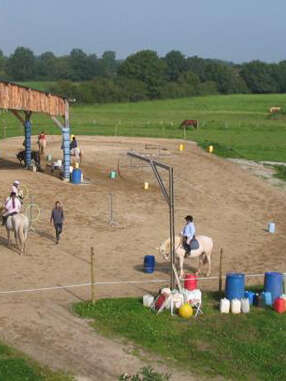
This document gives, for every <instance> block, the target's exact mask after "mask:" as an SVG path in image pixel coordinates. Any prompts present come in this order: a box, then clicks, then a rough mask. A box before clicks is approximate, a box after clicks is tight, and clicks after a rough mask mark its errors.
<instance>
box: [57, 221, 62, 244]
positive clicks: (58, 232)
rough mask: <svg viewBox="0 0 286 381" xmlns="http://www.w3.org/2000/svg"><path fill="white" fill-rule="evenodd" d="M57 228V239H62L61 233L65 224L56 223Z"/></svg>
mask: <svg viewBox="0 0 286 381" xmlns="http://www.w3.org/2000/svg"><path fill="white" fill-rule="evenodd" d="M55 229H56V238H57V241H58V240H59V239H60V234H61V232H62V231H63V224H62V223H60V224H55Z"/></svg>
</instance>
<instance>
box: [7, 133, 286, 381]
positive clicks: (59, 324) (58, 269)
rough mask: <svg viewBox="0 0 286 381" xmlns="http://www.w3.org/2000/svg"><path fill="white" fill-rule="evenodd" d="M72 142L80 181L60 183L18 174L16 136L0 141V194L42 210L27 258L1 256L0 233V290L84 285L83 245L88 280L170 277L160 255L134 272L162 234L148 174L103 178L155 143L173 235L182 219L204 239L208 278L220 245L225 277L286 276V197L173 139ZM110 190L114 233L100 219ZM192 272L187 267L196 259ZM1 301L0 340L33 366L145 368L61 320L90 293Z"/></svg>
mask: <svg viewBox="0 0 286 381" xmlns="http://www.w3.org/2000/svg"><path fill="white" fill-rule="evenodd" d="M79 141H80V144H81V148H82V149H83V151H84V161H83V165H82V168H83V171H84V175H85V176H86V177H87V178H89V179H90V181H91V183H90V184H89V185H82V186H75V185H71V184H64V183H62V182H61V181H59V180H58V179H57V178H56V177H53V176H51V175H49V174H47V173H36V174H35V173H32V172H30V171H24V170H21V169H19V168H18V166H17V164H16V162H15V160H14V157H15V152H16V151H17V149H18V148H19V149H20V148H21V143H22V139H19V138H13V139H7V140H4V141H1V147H0V152H1V159H0V175H1V183H0V192H1V195H2V196H1V198H2V199H3V198H4V197H5V196H6V195H7V193H8V190H9V187H10V184H11V182H12V181H13V180H14V179H16V178H17V179H19V180H20V181H21V182H22V183H25V184H27V185H28V187H29V189H30V192H31V194H33V197H34V200H35V202H36V203H37V204H38V205H39V206H40V208H41V217H40V220H39V221H38V222H37V223H36V224H35V229H36V231H35V232H34V233H31V234H30V236H29V242H28V254H29V255H28V256H27V257H19V256H18V255H17V254H16V252H14V251H12V250H8V249H7V247H6V236H5V231H4V229H2V230H1V231H0V253H1V256H0V261H1V279H0V288H1V290H9V289H10V290H13V289H25V288H39V287H48V286H54V285H66V284H72V283H82V282H83V283H84V282H88V281H89V250H90V247H91V246H94V247H95V251H96V280H97V281H113V280H146V279H147V280H148V279H167V278H168V269H167V268H166V266H165V264H164V263H163V261H162V260H161V258H160V257H158V256H157V258H156V259H157V262H158V266H157V269H158V270H157V271H156V272H155V273H154V274H151V275H147V274H144V273H143V272H142V263H143V257H144V255H146V254H152V253H153V254H156V255H157V251H156V247H158V245H159V243H160V241H162V240H163V239H165V238H167V236H168V209H167V205H166V203H165V201H164V199H163V197H162V195H161V193H160V190H159V187H158V185H157V184H156V181H155V179H154V177H153V174H152V171H151V169H150V168H128V167H127V168H122V176H121V177H119V178H118V179H116V180H115V181H112V180H110V179H109V178H108V173H109V171H110V169H116V168H117V161H118V158H120V159H121V164H122V166H124V165H128V164H130V162H129V161H128V160H127V159H126V155H125V154H126V152H127V151H128V150H129V149H133V150H136V151H137V152H145V143H152V144H161V145H162V146H164V147H165V148H166V150H165V151H162V153H164V154H167V153H170V155H166V156H162V157H161V159H162V161H164V162H166V163H168V164H171V165H172V166H173V167H174V173H175V210H176V213H175V221H176V231H177V232H179V229H180V228H181V226H182V224H183V217H184V216H185V215H186V214H188V213H191V214H192V215H193V216H194V217H195V221H196V226H197V230H198V232H199V233H200V234H206V235H209V236H211V237H212V238H213V239H214V243H215V250H214V255H213V274H217V271H218V253H219V249H220V248H221V247H223V249H224V253H225V254H224V271H244V272H248V273H250V272H251V273H253V272H264V271H267V270H284V271H286V265H285V260H284V248H285V246H286V234H285V233H286V222H285V221H286V219H285V203H286V194H285V192H283V191H282V190H279V189H276V188H274V187H272V186H271V185H269V184H267V183H266V182H265V181H263V180H262V179H260V178H257V177H255V176H252V175H250V174H249V173H248V172H247V171H244V170H243V169H241V168H240V167H239V166H238V165H237V164H235V163H232V162H229V161H226V160H223V159H220V158H218V157H216V156H213V155H210V154H208V153H206V152H203V151H202V150H200V149H199V148H198V147H197V146H196V145H195V144H192V143H188V144H186V150H185V152H183V153H180V152H179V151H178V144H179V143H178V141H169V140H157V139H156V140H155V139H153V140H152V139H135V138H106V137H105V138H104V137H101V138H99V137H96V138H94V137H80V138H79ZM59 146H60V138H59V137H50V139H49V148H48V152H49V153H52V154H53V155H54V156H57V157H58V158H60V157H61V152H60V150H59ZM148 152H149V151H148ZM164 176H165V175H164ZM144 181H148V182H149V183H150V185H151V188H150V191H147V192H146V191H144V190H143V183H144ZM110 192H112V193H113V201H114V220H115V221H116V223H117V225H116V226H111V225H110V224H109V223H108V220H109V210H108V203H109V194H110ZM57 199H60V200H62V201H63V203H64V206H65V213H66V223H65V227H64V235H63V239H62V241H61V242H60V245H58V246H56V245H55V242H54V232H53V229H52V228H51V227H50V226H49V225H48V220H49V214H50V210H51V207H52V206H53V203H54V202H55V201H56V200H57ZM269 221H274V222H275V223H276V228H277V232H276V233H275V234H274V235H271V234H269V233H267V232H266V231H265V229H266V227H267V223H268V222H269ZM191 265H192V266H194V267H195V266H196V265H197V262H196V261H193V262H191ZM187 268H188V267H187ZM189 268H190V267H189ZM256 283H257V281H256ZM215 286H216V284H215V283H213V282H202V283H201V287H202V289H204V288H213V287H215ZM158 287H159V286H154V285H152V284H151V285H148V284H139V285H133V286H126V285H121V286H118V285H116V286H101V287H98V288H97V289H96V292H97V296H98V297H105V296H108V297H111V296H126V295H143V294H144V293H146V291H152V290H156V289H158ZM0 297H1V302H2V303H1V307H2V308H1V310H0V321H1V323H2V324H1V327H2V329H1V337H2V338H4V339H5V340H7V341H8V342H10V343H12V344H14V345H16V346H17V347H18V348H20V349H24V350H25V351H26V352H27V353H29V354H31V355H32V356H33V357H35V358H36V359H38V360H40V361H42V362H43V363H46V364H48V365H50V366H54V367H59V368H63V369H67V370H71V371H72V372H75V373H76V374H79V375H81V376H85V377H88V378H89V379H90V380H98V379H101V380H114V379H116V375H118V374H120V373H121V372H124V371H127V372H136V371H137V370H138V369H139V368H140V366H142V364H143V362H142V361H140V360H139V359H137V358H136V357H134V356H132V355H131V354H130V346H129V345H127V346H125V345H123V344H120V343H114V342H113V341H110V340H108V339H105V338H102V337H101V336H99V335H97V334H96V333H95V332H94V330H92V329H91V328H90V327H89V326H88V323H87V322H86V321H82V320H80V319H78V318H77V317H75V316H72V315H71V314H70V312H69V305H70V303H71V302H75V301H77V300H81V299H87V298H88V297H89V290H88V289H87V288H74V289H64V290H61V291H48V292H38V293H35V294H25V295H19V294H17V295H16V294H14V295H0ZM126 351H127V353H126ZM154 364H155V365H156V361H155V363H154ZM173 373H174V375H175V376H174V379H178V380H179V379H180V380H184V376H183V375H181V374H177V373H176V372H175V371H173ZM99 375H100V377H101V378H99ZM185 379H190V376H186V378H185Z"/></svg>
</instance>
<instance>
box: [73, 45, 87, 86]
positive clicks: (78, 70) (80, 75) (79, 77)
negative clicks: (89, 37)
mask: <svg viewBox="0 0 286 381" xmlns="http://www.w3.org/2000/svg"><path fill="white" fill-rule="evenodd" d="M88 61H89V60H88V56H87V55H86V54H85V53H84V52H83V51H82V50H81V49H73V50H72V51H71V53H70V67H71V79H72V80H73V81H84V80H88V79H91V78H92V76H91V73H90V66H89V62H88Z"/></svg>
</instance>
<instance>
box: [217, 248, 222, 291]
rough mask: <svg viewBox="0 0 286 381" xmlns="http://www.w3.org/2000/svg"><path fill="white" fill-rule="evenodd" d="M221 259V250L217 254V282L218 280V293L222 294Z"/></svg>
mask: <svg viewBox="0 0 286 381" xmlns="http://www.w3.org/2000/svg"><path fill="white" fill-rule="evenodd" d="M222 258H223V249H222V248H221V249H220V254H219V280H218V292H219V293H221V292H222Z"/></svg>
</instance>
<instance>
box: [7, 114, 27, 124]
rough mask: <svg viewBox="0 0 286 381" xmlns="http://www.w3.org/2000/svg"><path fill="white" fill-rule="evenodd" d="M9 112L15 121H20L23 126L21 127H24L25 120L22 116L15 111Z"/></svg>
mask: <svg viewBox="0 0 286 381" xmlns="http://www.w3.org/2000/svg"><path fill="white" fill-rule="evenodd" d="M9 111H11V113H12V114H13V115H15V116H16V118H17V119H19V120H20V122H21V123H22V124H23V126H24V125H25V119H24V118H23V116H22V115H21V114H20V113H19V112H18V111H16V110H9Z"/></svg>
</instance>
